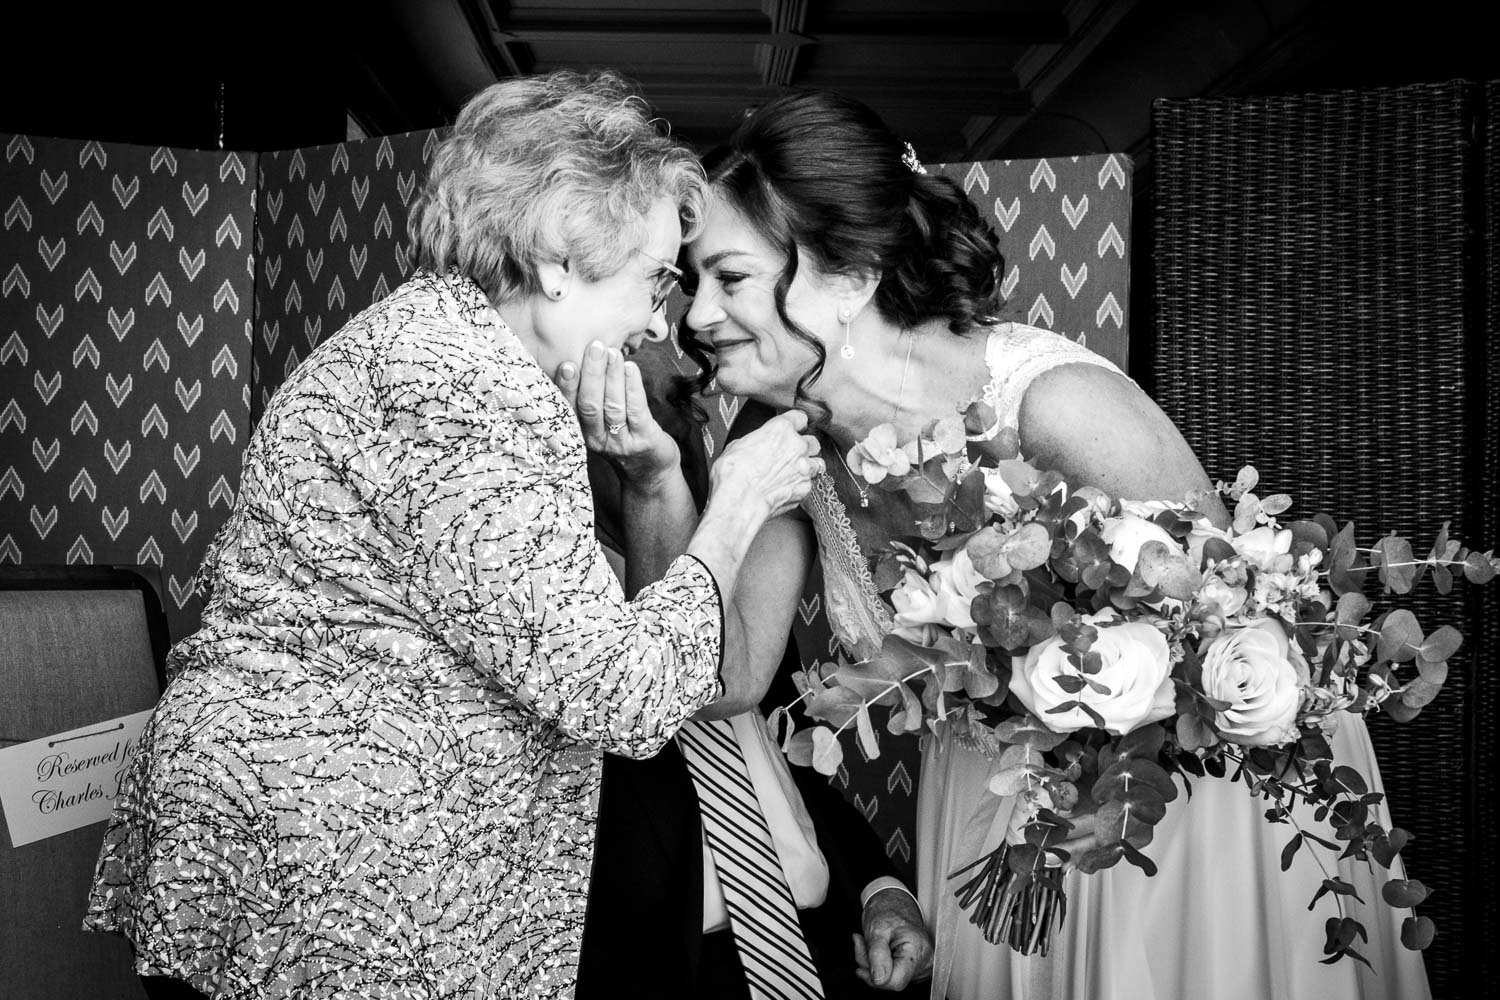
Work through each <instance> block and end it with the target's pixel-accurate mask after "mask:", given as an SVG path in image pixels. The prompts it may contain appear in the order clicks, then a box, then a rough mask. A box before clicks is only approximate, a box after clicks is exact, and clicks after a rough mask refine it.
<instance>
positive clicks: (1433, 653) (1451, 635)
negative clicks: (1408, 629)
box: [1417, 625, 1464, 663]
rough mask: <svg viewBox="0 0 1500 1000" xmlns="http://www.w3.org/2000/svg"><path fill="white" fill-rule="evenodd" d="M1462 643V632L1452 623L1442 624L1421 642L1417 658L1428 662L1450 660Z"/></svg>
mask: <svg viewBox="0 0 1500 1000" xmlns="http://www.w3.org/2000/svg"><path fill="white" fill-rule="evenodd" d="M1463 643H1464V637H1463V633H1462V632H1460V631H1459V630H1458V629H1456V628H1454V627H1453V626H1452V625H1442V626H1440V627H1439V628H1438V629H1437V631H1435V632H1433V633H1432V634H1431V635H1429V636H1428V637H1427V638H1426V639H1425V640H1423V642H1422V648H1421V649H1419V650H1418V651H1417V656H1418V658H1420V659H1422V660H1426V661H1428V662H1430V663H1436V662H1438V661H1441V660H1450V659H1452V658H1453V654H1454V653H1456V652H1458V649H1459V647H1460V646H1462V645H1463Z"/></svg>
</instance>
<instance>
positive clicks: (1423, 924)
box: [1401, 917, 1437, 951]
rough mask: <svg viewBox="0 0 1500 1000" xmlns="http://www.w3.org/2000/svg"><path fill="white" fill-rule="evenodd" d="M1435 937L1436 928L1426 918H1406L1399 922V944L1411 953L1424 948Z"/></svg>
mask: <svg viewBox="0 0 1500 1000" xmlns="http://www.w3.org/2000/svg"><path fill="white" fill-rule="evenodd" d="M1436 936H1437V926H1436V925H1435V924H1433V922H1432V921H1431V920H1430V919H1428V918H1427V917H1407V918H1406V919H1405V920H1403V921H1401V943H1402V944H1403V945H1405V946H1406V947H1407V948H1409V949H1411V950H1412V951H1421V950H1422V949H1423V948H1426V947H1427V946H1428V945H1430V944H1432V939H1433V938H1434V937H1436Z"/></svg>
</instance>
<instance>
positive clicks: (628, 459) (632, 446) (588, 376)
mask: <svg viewBox="0 0 1500 1000" xmlns="http://www.w3.org/2000/svg"><path fill="white" fill-rule="evenodd" d="M554 381H555V382H556V383H557V388H558V390H559V391H561V392H562V394H563V396H564V397H565V398H566V399H567V401H568V402H569V403H570V404H572V406H573V410H574V412H576V413H577V414H578V425H579V427H580V428H581V429H582V431H583V442H584V444H585V445H587V446H588V449H589V450H590V451H592V452H596V453H598V454H600V455H602V456H604V457H605V458H607V459H609V461H610V462H611V463H612V464H613V465H614V466H615V468H617V469H618V470H619V472H620V475H621V477H622V478H623V479H624V480H625V482H627V483H629V484H630V485H632V486H634V487H636V488H649V487H650V485H651V483H652V482H653V481H654V480H657V479H659V478H661V477H663V476H669V475H676V474H677V470H678V467H679V466H678V463H679V459H680V456H679V454H678V449H677V442H676V441H674V440H673V439H672V435H670V434H668V433H667V432H666V431H665V430H663V429H662V427H661V425H660V424H658V423H657V422H656V418H655V417H653V416H652V414H651V407H650V404H649V397H648V396H647V393H646V385H645V382H644V380H643V379H642V377H641V369H640V366H639V365H637V364H636V363H635V362H633V361H627V360H625V354H624V352H623V351H621V350H619V349H617V348H606V347H605V346H604V345H603V344H602V343H600V342H599V341H594V342H593V343H591V344H589V346H588V348H587V349H586V350H585V351H584V354H583V359H582V361H581V363H580V364H574V363H572V362H564V363H563V364H562V365H560V366H559V367H558V369H557V374H556V377H555V379H554Z"/></svg>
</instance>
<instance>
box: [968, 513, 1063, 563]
mask: <svg viewBox="0 0 1500 1000" xmlns="http://www.w3.org/2000/svg"><path fill="white" fill-rule="evenodd" d="M1000 551H1001V553H1002V554H1003V555H1004V556H1005V559H1006V561H1007V562H1009V563H1010V565H1011V566H1012V567H1014V568H1016V569H1019V570H1028V569H1035V568H1036V567H1038V566H1041V565H1042V564H1043V563H1045V562H1046V561H1047V558H1048V557H1049V556H1050V555H1051V554H1052V536H1051V535H1050V534H1048V532H1047V529H1046V528H1044V527H1042V526H1041V525H1040V524H1037V523H1036V522H1035V521H1032V522H1028V523H1026V524H1023V525H1021V527H1020V528H1018V529H1016V530H1015V531H1013V532H1011V533H1010V534H1009V535H1007V536H1006V537H1005V541H1004V542H1003V543H1002V545H1001V549H1000ZM976 568H977V567H976Z"/></svg>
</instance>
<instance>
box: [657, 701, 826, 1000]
mask: <svg viewBox="0 0 1500 1000" xmlns="http://www.w3.org/2000/svg"><path fill="white" fill-rule="evenodd" d="M677 743H678V746H679V747H680V748H681V750H682V756H683V759H684V760H686V761H687V765H688V773H689V774H691V775H692V776H693V785H694V787H695V788H697V790H698V807H699V813H700V814H701V815H702V817H703V832H704V835H705V836H706V837H707V839H708V847H709V850H711V851H712V852H713V858H714V865H715V866H716V867H717V868H718V870H719V885H720V887H721V888H722V889H723V890H724V908H725V909H726V910H728V911H729V926H730V928H731V929H732V930H733V931H734V940H735V945H736V947H737V948H738V949H739V954H740V964H742V965H743V966H744V967H745V978H746V980H747V981H748V983H749V986H750V996H751V997H752V1000H762V998H765V1000H803V998H810V1000H821V998H822V996H823V987H822V984H821V982H820V981H819V979H818V970H817V969H816V968H815V967H814V966H813V963H812V958H811V957H810V956H809V955H808V951H807V942H806V941H805V940H804V939H803V937H802V926H801V925H800V924H799V923H798V922H797V906H796V903H794V902H793V900H792V891H791V889H790V888H788V887H787V884H786V874H785V873H784V872H783V871H782V869H781V862H780V861H779V860H778V859H777V857H776V849H775V847H774V846H773V845H772V842H771V831H770V829H769V828H768V827H767V826H766V819H765V817H764V816H762V815H761V811H760V801H759V800H758V799H757V798H756V797H755V787H754V786H753V785H752V784H751V783H750V774H749V772H748V771H747V770H746V769H745V756H744V754H743V753H741V752H740V744H739V741H738V740H736V739H735V737H734V730H733V729H732V728H731V727H730V725H729V722H728V720H722V719H721V720H717V721H714V722H697V721H690V722H688V724H687V725H685V726H683V727H682V729H681V730H679V731H678V733H677Z"/></svg>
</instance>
